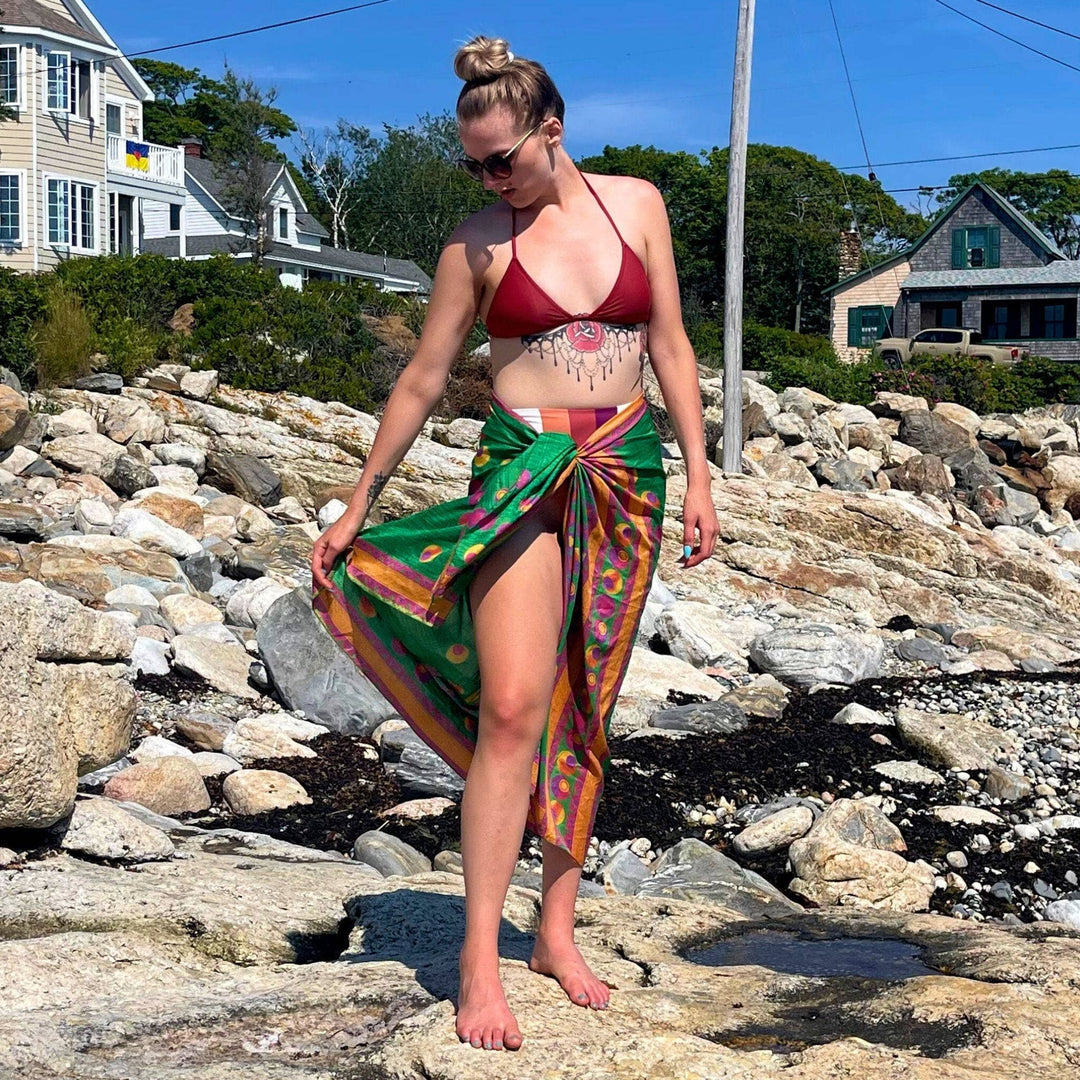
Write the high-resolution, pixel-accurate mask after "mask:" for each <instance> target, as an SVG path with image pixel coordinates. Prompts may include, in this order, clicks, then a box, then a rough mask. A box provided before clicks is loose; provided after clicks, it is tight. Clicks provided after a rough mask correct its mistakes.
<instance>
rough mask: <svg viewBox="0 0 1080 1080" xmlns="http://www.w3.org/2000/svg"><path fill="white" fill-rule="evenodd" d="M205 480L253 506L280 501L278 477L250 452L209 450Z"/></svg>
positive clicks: (279, 479)
mask: <svg viewBox="0 0 1080 1080" xmlns="http://www.w3.org/2000/svg"><path fill="white" fill-rule="evenodd" d="M206 482H207V483H209V484H214V485H215V486H216V487H219V488H221V490H222V491H229V492H232V493H234V494H236V495H239V496H240V498H242V499H246V500H247V501H248V502H251V503H254V504H255V505H256V506H273V505H274V504H275V503H279V502H281V477H279V476H278V474H277V473H276V472H274V470H273V469H271V468H270V467H269V466H268V465H267V464H265V462H263V461H260V460H259V458H257V457H255V456H254V455H252V454H213V453H211V454H208V455H207V457H206Z"/></svg>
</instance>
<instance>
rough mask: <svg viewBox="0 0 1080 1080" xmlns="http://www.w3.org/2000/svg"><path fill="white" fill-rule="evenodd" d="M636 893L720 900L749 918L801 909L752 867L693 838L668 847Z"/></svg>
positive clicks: (722, 903) (704, 901) (704, 900)
mask: <svg viewBox="0 0 1080 1080" xmlns="http://www.w3.org/2000/svg"><path fill="white" fill-rule="evenodd" d="M635 895H636V896H643V897H649V898H650V899H655V898H658V897H664V898H670V899H675V900H692V901H694V902H696V903H713V904H720V905H722V906H723V907H725V908H728V909H729V910H731V911H735V912H738V913H739V914H740V915H742V916H745V917H747V918H759V917H766V918H772V917H782V916H783V915H784V914H790V913H791V912H795V911H799V910H801V909H800V907H799V906H798V905H797V904H795V903H793V902H792V901H791V900H789V899H788V898H787V897H786V896H784V894H783V893H782V892H780V891H779V889H776V888H774V887H773V886H772V885H770V884H769V883H768V882H767V881H766V880H765V879H764V878H763V877H761V876H760V875H759V874H756V873H754V871H753V870H745V869H743V868H742V867H741V866H739V865H738V863H736V862H734V861H732V860H731V859H729V858H728V857H727V856H726V855H722V854H721V853H720V852H719V851H716V850H714V849H713V848H711V847H709V845H708V844H704V843H702V842H701V841H700V840H694V839H686V840H680V841H679V842H678V843H677V844H675V845H673V846H672V847H670V848H668V850H667V851H665V852H664V854H663V855H662V856H661V857H660V858H659V859H658V860H657V862H656V865H655V867H654V868H653V873H652V876H651V877H648V878H646V879H645V880H644V881H642V883H641V884H640V885H639V886H638V888H637V892H636V893H635Z"/></svg>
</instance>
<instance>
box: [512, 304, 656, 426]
mask: <svg viewBox="0 0 1080 1080" xmlns="http://www.w3.org/2000/svg"><path fill="white" fill-rule="evenodd" d="M646 332H647V324H646V323H631V324H616V323H602V322H593V321H591V320H585V319H582V320H575V321H574V322H569V323H566V324H565V325H563V326H558V327H555V328H554V329H552V330H547V331H545V332H544V333H542V334H530V335H528V336H526V337H520V338H492V339H491V376H492V388H493V389H494V392H495V396H496V397H497V398H498V399H499V400H500V401H501V402H503V403H504V404H505V405H508V406H509V407H510V408H533V407H537V406H544V407H547V408H553V409H580V408H587V409H600V408H604V407H606V406H610V405H624V404H626V403H627V402H630V401H633V400H634V399H635V398H636V397H637V396H638V395H639V394H640V393H641V392H642V377H643V372H644V368H645V348H646Z"/></svg>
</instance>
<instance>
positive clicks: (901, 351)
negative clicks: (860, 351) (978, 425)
mask: <svg viewBox="0 0 1080 1080" xmlns="http://www.w3.org/2000/svg"><path fill="white" fill-rule="evenodd" d="M874 347H875V348H876V349H877V353H878V355H879V356H880V357H881V359H882V360H884V361H885V363H886V365H887V366H888V367H891V368H897V367H900V366H901V365H902V364H906V363H907V362H908V361H909V360H910V359H911V358H912V357H914V356H970V357H971V358H972V359H974V360H989V361H991V362H992V363H995V364H1013V363H1015V362H1016V361H1017V360H1020V359H1021V358H1022V357H1025V356H1027V349H1020V348H1017V347H1016V346H1015V345H989V344H987V343H986V342H984V341H983V338H982V334H980V333H979V331H978V330H964V329H962V328H960V327H940V328H938V329H930V330H920V331H919V332H918V333H917V334H916V335H915V336H914V337H912V338H895V337H892V338H881V340H880V341H877V342H875V344H874Z"/></svg>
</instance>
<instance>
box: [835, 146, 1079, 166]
mask: <svg viewBox="0 0 1080 1080" xmlns="http://www.w3.org/2000/svg"><path fill="white" fill-rule="evenodd" d="M1051 150H1080V143H1063V144H1062V145H1061V146H1031V147H1028V148H1026V149H1024V150H985V151H983V152H981V153H978V154H946V155H945V156H944V157H928V158H907V159H905V160H903V161H879V162H878V164H877V167H878V168H879V169H884V168H885V167H886V166H888V165H931V164H935V163H936V162H939V161H969V160H971V159H972V158H981V157H1007V156H1009V155H1011V154H1042V153H1047V152H1049V151H1051ZM862 167H863V165H862V162H860V163H859V164H858V165H837V168H838V169H840V170H848V171H850V170H851V169H861V168H862Z"/></svg>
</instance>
